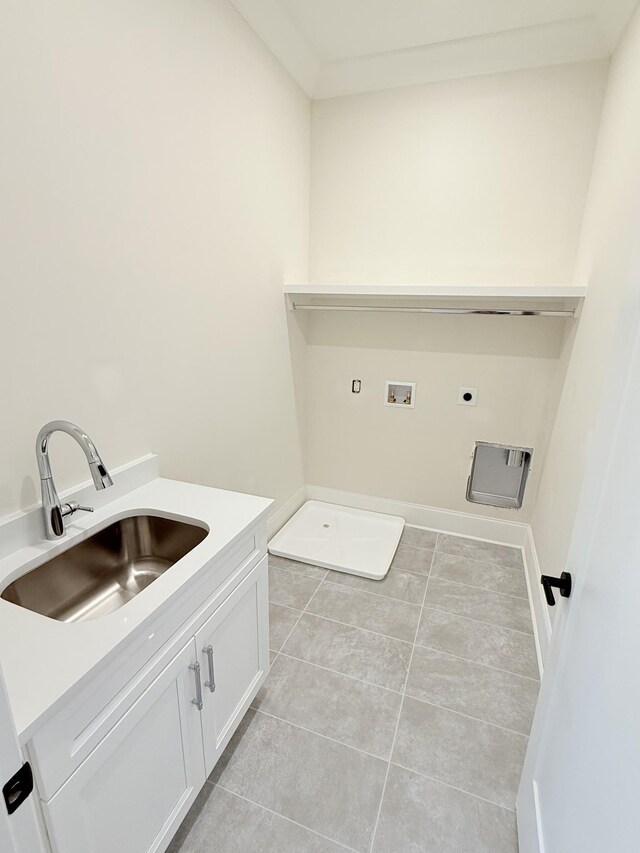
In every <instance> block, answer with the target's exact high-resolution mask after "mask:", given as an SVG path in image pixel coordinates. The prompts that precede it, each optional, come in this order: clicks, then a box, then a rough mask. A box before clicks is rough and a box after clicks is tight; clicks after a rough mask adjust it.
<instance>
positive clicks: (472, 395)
mask: <svg viewBox="0 0 640 853" xmlns="http://www.w3.org/2000/svg"><path fill="white" fill-rule="evenodd" d="M477 402H478V389H477V388H460V390H459V391H458V405H459V406H475V405H476V403H477Z"/></svg>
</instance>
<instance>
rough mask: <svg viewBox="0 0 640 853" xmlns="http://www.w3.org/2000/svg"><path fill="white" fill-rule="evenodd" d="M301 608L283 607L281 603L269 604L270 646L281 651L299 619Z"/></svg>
mask: <svg viewBox="0 0 640 853" xmlns="http://www.w3.org/2000/svg"><path fill="white" fill-rule="evenodd" d="M300 613H301V611H300V610H293V609H292V608H290V607H283V606H282V605H281V604H274V603H273V602H271V603H270V604H269V648H270V649H274V651H276V652H279V651H280V649H281V648H282V644H283V643H284V641H285V640H286V639H287V637H288V636H289V634H290V633H291V629H292V628H293V626H294V625H295V624H296V622H297V621H298V618H299V616H300Z"/></svg>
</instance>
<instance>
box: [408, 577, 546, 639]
mask: <svg viewBox="0 0 640 853" xmlns="http://www.w3.org/2000/svg"><path fill="white" fill-rule="evenodd" d="M424 603H425V606H427V607H432V608H434V609H435V610H446V611H447V612H449V613H455V614H457V615H458V616H467V617H468V618H470V619H477V620H478V621H480V622H486V623H487V624H489V625H499V626H501V627H502V628H513V629H514V630H516V631H524V632H526V633H529V634H533V626H532V624H531V611H530V610H529V602H528V601H527V600H526V599H524V598H514V597H513V596H510V595H502V594H501V593H499V592H490V591H489V590H485V589H474V588H473V587H470V586H463V585H462V584H459V583H451V582H450V581H445V580H441V579H440V578H433V577H432V578H431V580H430V581H429V589H428V590H427V596H426V599H425V602H424Z"/></svg>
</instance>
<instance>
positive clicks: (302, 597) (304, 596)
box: [269, 566, 320, 610]
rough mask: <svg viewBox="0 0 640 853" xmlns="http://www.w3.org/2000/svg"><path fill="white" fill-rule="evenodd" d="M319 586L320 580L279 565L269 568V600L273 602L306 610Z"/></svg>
mask: <svg viewBox="0 0 640 853" xmlns="http://www.w3.org/2000/svg"><path fill="white" fill-rule="evenodd" d="M319 586H320V581H319V580H313V579H312V578H305V577H303V576H302V575H296V574H294V573H293V572H288V571H287V570H286V569H279V568H278V567H277V566H273V567H270V568H269V601H271V602H272V603H273V604H282V605H283V606H285V607H293V608H295V609H296V610H304V608H305V607H306V606H307V604H308V603H309V601H310V599H311V596H312V595H313V593H314V592H315V591H316V590H317V588H318V587H319Z"/></svg>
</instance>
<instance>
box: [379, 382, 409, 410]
mask: <svg viewBox="0 0 640 853" xmlns="http://www.w3.org/2000/svg"><path fill="white" fill-rule="evenodd" d="M415 400H416V383H415V382H399V381H395V380H393V379H388V380H387V381H386V382H385V383H384V404H385V406H395V407H396V408H399V409H413V407H414V405H415Z"/></svg>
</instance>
